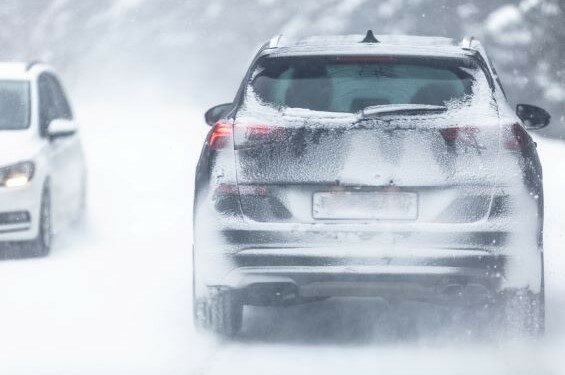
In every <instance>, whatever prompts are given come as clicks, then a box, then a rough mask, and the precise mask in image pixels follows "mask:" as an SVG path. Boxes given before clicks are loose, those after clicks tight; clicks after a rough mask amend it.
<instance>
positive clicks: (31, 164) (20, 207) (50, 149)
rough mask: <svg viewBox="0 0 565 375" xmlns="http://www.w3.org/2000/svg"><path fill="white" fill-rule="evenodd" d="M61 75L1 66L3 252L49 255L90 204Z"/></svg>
mask: <svg viewBox="0 0 565 375" xmlns="http://www.w3.org/2000/svg"><path fill="white" fill-rule="evenodd" d="M77 130H78V129H77V125H76V123H75V121H74V119H73V113H72V110H71V107H70V105H69V102H68V100H67V97H66V95H65V93H64V91H63V88H62V86H61V84H60V81H59V79H58V78H57V76H56V74H55V72H54V71H53V70H52V69H51V68H49V67H48V66H46V65H44V64H41V63H0V251H1V252H2V254H4V255H8V256H22V255H26V256H27V255H31V256H40V255H46V254H47V253H48V252H49V250H50V246H51V238H52V234H53V233H54V231H56V230H58V229H60V228H62V227H63V226H64V225H65V224H68V223H69V222H70V221H72V220H75V219H78V218H79V217H80V215H81V214H82V212H83V210H84V207H85V165H84V157H83V151H82V146H81V142H80V138H79V135H78V131H77Z"/></svg>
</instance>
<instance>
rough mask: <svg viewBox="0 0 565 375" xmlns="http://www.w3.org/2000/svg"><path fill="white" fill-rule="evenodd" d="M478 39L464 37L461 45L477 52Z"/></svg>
mask: <svg viewBox="0 0 565 375" xmlns="http://www.w3.org/2000/svg"><path fill="white" fill-rule="evenodd" d="M477 43H478V41H477V39H475V37H474V36H469V37H467V36H466V37H464V38H463V39H462V40H461V43H459V45H460V46H461V48H463V49H466V50H476V49H477V48H476V44H477Z"/></svg>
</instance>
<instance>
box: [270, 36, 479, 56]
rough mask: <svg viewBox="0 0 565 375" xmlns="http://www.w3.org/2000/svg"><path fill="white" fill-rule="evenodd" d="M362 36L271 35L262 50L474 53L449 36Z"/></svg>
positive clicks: (287, 52) (281, 52) (291, 52)
mask: <svg viewBox="0 0 565 375" xmlns="http://www.w3.org/2000/svg"><path fill="white" fill-rule="evenodd" d="M364 37H365V36H364V35H361V34H353V35H331V36H309V37H305V38H292V37H285V36H281V37H275V38H273V39H272V41H271V43H270V44H269V46H268V48H267V49H266V53H268V54H271V55H294V54H300V55H302V54H308V55H310V54H311V55H320V54H328V53H331V54H336V53H342V54H375V53H378V54H384V55H423V56H454V55H458V56H461V55H467V56H468V55H472V54H474V53H475V52H474V51H472V50H469V49H464V48H462V47H461V46H460V45H459V44H458V43H457V42H455V41H454V40H453V39H451V38H445V37H427V36H410V35H376V38H377V39H378V40H379V43H361V41H362V40H363V38H364Z"/></svg>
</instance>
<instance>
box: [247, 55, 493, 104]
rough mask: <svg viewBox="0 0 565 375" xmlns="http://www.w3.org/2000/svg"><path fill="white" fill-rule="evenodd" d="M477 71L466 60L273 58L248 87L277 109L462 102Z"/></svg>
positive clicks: (470, 91)
mask: <svg viewBox="0 0 565 375" xmlns="http://www.w3.org/2000/svg"><path fill="white" fill-rule="evenodd" d="M478 72H479V69H478V68H477V67H476V66H474V65H473V62H472V61H471V60H470V59H469V60H461V59H457V60H452V59H422V58H419V59H415V58H392V57H354V56H342V57H331V58H329V57H272V58H264V59H262V60H260V61H259V63H258V65H257V68H256V70H255V73H254V75H253V79H252V83H251V86H252V88H253V91H254V92H255V93H256V94H257V96H258V97H259V98H260V99H261V100H262V101H263V102H266V103H267V104H271V105H274V106H276V107H291V108H304V109H310V110H316V111H327V112H350V113H354V112H358V111H360V110H362V109H364V108H366V107H370V106H377V105H388V104H391V105H396V104H427V105H446V104H447V103H449V102H452V101H457V100H464V99H465V98H466V97H469V96H471V95H472V94H473V82H474V81H475V78H476V75H477V74H479V73H478ZM481 74H482V73H481Z"/></svg>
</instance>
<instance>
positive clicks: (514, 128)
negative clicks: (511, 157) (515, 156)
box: [504, 123, 530, 151]
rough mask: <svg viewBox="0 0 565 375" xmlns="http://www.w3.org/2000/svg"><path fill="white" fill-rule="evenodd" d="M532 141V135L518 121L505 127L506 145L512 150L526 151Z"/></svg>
mask: <svg viewBox="0 0 565 375" xmlns="http://www.w3.org/2000/svg"><path fill="white" fill-rule="evenodd" d="M529 143H530V136H529V135H528V133H527V132H526V130H525V129H524V128H523V127H522V126H521V125H520V124H518V123H516V124H512V125H510V126H509V127H507V128H505V129H504V147H505V148H506V149H507V150H511V151H525V150H526V149H527V148H528V144H529Z"/></svg>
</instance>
